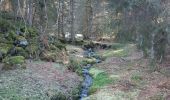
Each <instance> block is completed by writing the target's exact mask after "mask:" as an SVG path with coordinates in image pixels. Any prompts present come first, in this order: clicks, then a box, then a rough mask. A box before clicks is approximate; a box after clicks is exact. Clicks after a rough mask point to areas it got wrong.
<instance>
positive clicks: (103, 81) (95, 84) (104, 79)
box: [89, 72, 113, 94]
mask: <svg viewBox="0 0 170 100" xmlns="http://www.w3.org/2000/svg"><path fill="white" fill-rule="evenodd" d="M112 82H113V80H112V79H111V78H110V77H109V75H108V74H107V73H105V72H102V73H99V74H97V75H96V77H93V81H92V85H91V86H90V89H89V94H92V93H94V92H96V91H97V89H99V88H101V87H103V86H105V85H107V84H110V83H112Z"/></svg>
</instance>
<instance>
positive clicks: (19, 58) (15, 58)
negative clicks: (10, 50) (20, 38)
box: [3, 56, 25, 64]
mask: <svg viewBox="0 0 170 100" xmlns="http://www.w3.org/2000/svg"><path fill="white" fill-rule="evenodd" d="M3 62H4V63H9V64H23V63H25V58H24V57H23V56H11V57H6V58H5V59H3Z"/></svg>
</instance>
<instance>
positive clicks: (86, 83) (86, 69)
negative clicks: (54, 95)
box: [80, 48, 101, 100]
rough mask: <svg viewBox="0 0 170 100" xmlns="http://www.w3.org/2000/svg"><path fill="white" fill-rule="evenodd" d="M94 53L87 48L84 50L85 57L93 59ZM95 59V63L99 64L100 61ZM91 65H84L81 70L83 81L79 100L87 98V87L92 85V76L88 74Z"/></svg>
mask: <svg viewBox="0 0 170 100" xmlns="http://www.w3.org/2000/svg"><path fill="white" fill-rule="evenodd" d="M94 55H95V52H94V50H92V49H91V48H88V49H86V50H85V53H84V56H85V57H94ZM94 58H96V63H100V62H101V59H100V58H98V57H94ZM92 65H93V64H90V63H89V64H86V65H85V66H83V69H82V75H83V77H84V80H83V82H82V88H81V93H80V100H82V99H83V98H85V97H87V96H88V91H89V87H90V85H91V84H92V81H93V78H92V76H91V75H90V74H89V69H90V68H91V67H92Z"/></svg>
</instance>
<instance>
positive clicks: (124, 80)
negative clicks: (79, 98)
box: [84, 44, 170, 100]
mask: <svg viewBox="0 0 170 100" xmlns="http://www.w3.org/2000/svg"><path fill="white" fill-rule="evenodd" d="M97 52H98V54H99V55H101V56H104V57H105V58H106V60H105V61H103V62H102V63H100V64H97V65H95V66H94V67H93V68H91V70H90V73H91V75H92V76H93V80H94V82H93V83H92V86H91V90H90V93H89V94H90V95H89V96H88V97H87V98H85V99H84V100H170V62H168V61H169V60H167V61H166V62H164V63H163V64H155V65H151V63H149V62H150V61H149V59H144V58H143V54H142V52H140V51H138V50H137V48H136V46H135V45H133V44H127V45H125V46H123V47H120V48H118V49H109V50H98V51H97ZM100 73H106V74H107V76H106V77H107V78H106V77H102V76H100ZM104 78H105V79H104ZM109 80H112V81H111V82H109ZM105 83H106V84H105Z"/></svg>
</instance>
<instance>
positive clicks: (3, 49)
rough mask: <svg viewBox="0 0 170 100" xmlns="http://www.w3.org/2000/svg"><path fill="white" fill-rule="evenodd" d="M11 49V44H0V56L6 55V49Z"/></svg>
mask: <svg viewBox="0 0 170 100" xmlns="http://www.w3.org/2000/svg"><path fill="white" fill-rule="evenodd" d="M11 47H12V45H11V44H5V43H1V44H0V53H1V54H7V52H8V49H9V48H11Z"/></svg>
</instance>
